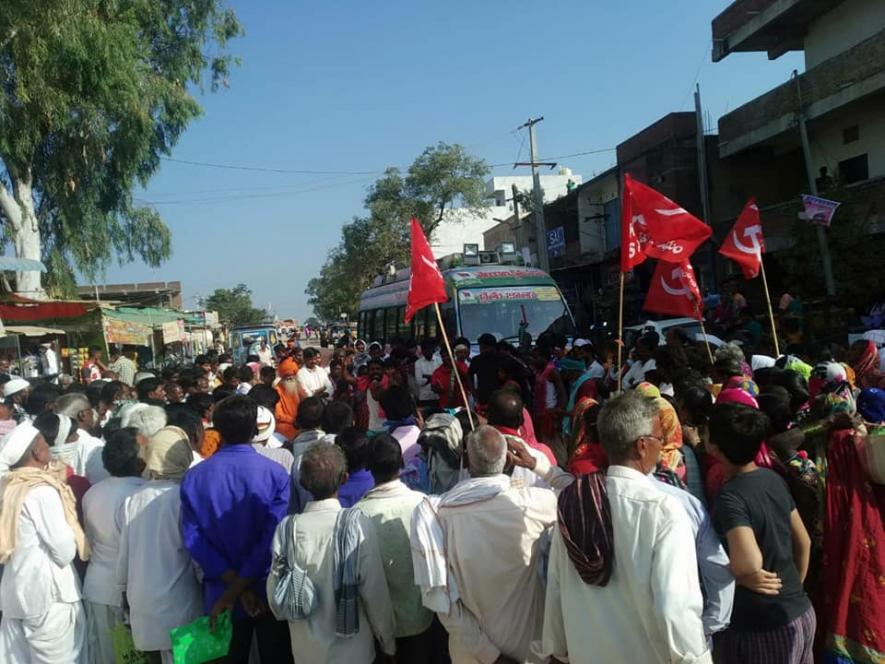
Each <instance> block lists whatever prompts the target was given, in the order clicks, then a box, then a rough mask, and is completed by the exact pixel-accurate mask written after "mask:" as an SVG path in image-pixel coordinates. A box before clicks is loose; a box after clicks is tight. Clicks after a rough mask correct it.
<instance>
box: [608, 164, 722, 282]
mask: <svg viewBox="0 0 885 664" xmlns="http://www.w3.org/2000/svg"><path fill="white" fill-rule="evenodd" d="M711 233H712V230H711V229H710V227H709V226H707V224H705V223H704V222H703V221H701V220H700V219H698V218H697V217H695V216H694V215H693V214H691V213H690V212H687V211H686V210H685V209H684V208H683V207H681V206H679V205H677V204H676V203H674V202H673V201H671V200H670V199H669V198H667V197H666V196H664V195H663V194H662V193H661V192H659V191H655V190H654V189H652V188H651V187H649V186H647V185H644V184H642V183H641V182H638V181H636V180H634V179H633V178H632V177H630V174H629V173H627V174H625V175H624V199H623V204H622V206H621V272H629V271H630V270H632V269H633V268H634V267H635V266H637V265H639V264H640V263H642V262H643V261H645V259H646V258H657V259H659V260H663V261H668V262H670V263H682V262H683V261H687V260H688V259H689V258H690V257H691V255H692V254H693V253H694V252H695V250H696V249H697V248H698V247H699V246H700V245H701V244H703V243H704V241H706V240H707V238H709V237H710V234H711Z"/></svg>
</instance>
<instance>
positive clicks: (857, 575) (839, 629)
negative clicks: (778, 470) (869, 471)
mask: <svg viewBox="0 0 885 664" xmlns="http://www.w3.org/2000/svg"><path fill="white" fill-rule="evenodd" d="M854 436H855V433H854V431H853V430H851V429H841V430H836V431H833V432H831V433H830V436H829V441H828V449H827V461H828V467H829V474H828V476H827V499H826V500H827V502H826V513H825V515H824V518H825V522H824V555H823V569H822V573H821V582H822V583H821V590H822V597H821V603H820V606H821V611H820V615H819V618H818V630H819V632H820V633H821V634H822V635H823V636H824V639H825V641H824V653H825V656H824V662H826V663H827V664H831V663H832V664H836V663H839V664H842V663H845V662H865V663H873V662H875V663H878V662H882V661H885V521H883V519H885V486H880V485H877V484H872V483H871V482H870V481H869V480H868V479H867V476H866V474H865V472H864V470H863V467H862V466H861V460H860V457H859V455H858V452H857V449H856V447H855V439H854Z"/></svg>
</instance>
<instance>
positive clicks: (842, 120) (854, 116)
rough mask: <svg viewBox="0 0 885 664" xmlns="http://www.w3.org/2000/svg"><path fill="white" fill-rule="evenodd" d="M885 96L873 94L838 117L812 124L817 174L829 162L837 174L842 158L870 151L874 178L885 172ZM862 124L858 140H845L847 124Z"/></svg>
mask: <svg viewBox="0 0 885 664" xmlns="http://www.w3.org/2000/svg"><path fill="white" fill-rule="evenodd" d="M883 108H885V99H883V97H882V96H879V97H872V98H870V99H869V100H868V102H867V103H865V104H863V105H862V106H859V105H858V107H853V106H850V107H846V108H845V109H844V110H841V111H840V112H839V113H838V114H836V116H837V117H836V119H834V120H825V121H824V122H815V123H813V124H811V125H810V126H809V132H810V142H811V153H812V158H813V161H814V166H815V175H817V173H818V172H819V170H820V167H821V166H826V167H827V169H828V170H829V172H830V174H831V175H834V176H835V175H836V174H837V173H838V169H839V162H840V161H845V160H846V159H851V158H852V157H857V156H858V155H862V154H864V153H866V154H867V155H868V163H869V175H870V177H871V178H875V177H883V176H885V112H883ZM854 125H856V126H857V127H858V134H859V136H858V140H857V141H854V142H852V143H848V144H845V143H844V140H843V132H844V130H845V129H846V128H848V127H851V126H854Z"/></svg>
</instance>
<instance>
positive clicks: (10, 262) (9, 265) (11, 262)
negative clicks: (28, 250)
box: [0, 256, 46, 272]
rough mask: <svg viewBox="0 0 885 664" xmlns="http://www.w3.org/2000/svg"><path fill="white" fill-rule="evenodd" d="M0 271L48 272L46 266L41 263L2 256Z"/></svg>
mask: <svg viewBox="0 0 885 664" xmlns="http://www.w3.org/2000/svg"><path fill="white" fill-rule="evenodd" d="M0 270H4V271H9V272H46V266H45V265H43V263H42V262H40V261H34V260H31V259H30V258H16V257H15V256H0Z"/></svg>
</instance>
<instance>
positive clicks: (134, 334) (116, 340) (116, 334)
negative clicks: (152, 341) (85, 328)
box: [102, 318, 151, 346]
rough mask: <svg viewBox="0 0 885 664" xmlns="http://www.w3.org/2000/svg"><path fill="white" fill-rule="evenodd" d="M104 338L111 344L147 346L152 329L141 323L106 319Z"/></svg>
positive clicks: (103, 321)
mask: <svg viewBox="0 0 885 664" xmlns="http://www.w3.org/2000/svg"><path fill="white" fill-rule="evenodd" d="M102 326H103V327H104V338H105V339H106V340H107V342H108V343H110V344H122V345H124V346H147V345H148V336H150V334H151V328H149V327H148V326H147V325H143V324H141V323H131V322H128V321H124V320H119V319H117V318H104V319H103V320H102Z"/></svg>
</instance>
